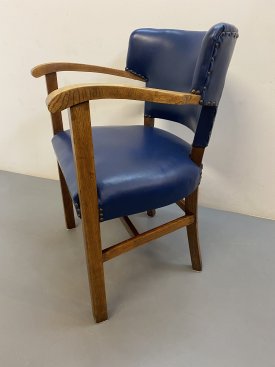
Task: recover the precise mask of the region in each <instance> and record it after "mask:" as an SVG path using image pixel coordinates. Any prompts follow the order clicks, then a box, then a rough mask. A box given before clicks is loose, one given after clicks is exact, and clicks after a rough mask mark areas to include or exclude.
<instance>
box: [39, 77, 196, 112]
mask: <svg viewBox="0 0 275 367" xmlns="http://www.w3.org/2000/svg"><path fill="white" fill-rule="evenodd" d="M107 98H108V99H130V100H138V101H148V102H156V103H166V104H176V105H183V104H199V102H200V99H201V97H200V96H199V95H196V94H192V93H181V92H175V91H168V90H162V89H153V88H144V87H142V88H141V87H131V86H128V85H115V84H112V85H110V84H101V85H98V84H77V85H72V86H69V87H64V88H60V89H57V90H55V91H53V92H52V93H50V94H49V95H48V97H47V100H46V103H47V106H48V109H49V111H50V112H52V113H55V112H60V111H63V110H65V109H66V108H69V107H72V106H74V105H77V104H80V103H83V102H87V101H89V100H94V99H107Z"/></svg>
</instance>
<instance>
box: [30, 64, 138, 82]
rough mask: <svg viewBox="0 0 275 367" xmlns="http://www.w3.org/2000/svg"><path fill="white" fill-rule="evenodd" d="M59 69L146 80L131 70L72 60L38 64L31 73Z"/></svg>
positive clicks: (38, 75)
mask: <svg viewBox="0 0 275 367" xmlns="http://www.w3.org/2000/svg"><path fill="white" fill-rule="evenodd" d="M58 71H82V72H93V73H101V74H109V75H116V76H120V77H123V78H129V79H135V80H141V81H145V79H144V78H143V77H141V76H138V75H135V74H132V73H130V72H129V71H125V70H119V69H113V68H106V67H104V66H96V65H88V64H77V63H71V62H51V63H47V64H41V65H37V66H35V67H34V68H33V69H32V70H31V74H32V76H34V77H35V78H39V77H41V76H42V75H47V74H50V73H56V72H58Z"/></svg>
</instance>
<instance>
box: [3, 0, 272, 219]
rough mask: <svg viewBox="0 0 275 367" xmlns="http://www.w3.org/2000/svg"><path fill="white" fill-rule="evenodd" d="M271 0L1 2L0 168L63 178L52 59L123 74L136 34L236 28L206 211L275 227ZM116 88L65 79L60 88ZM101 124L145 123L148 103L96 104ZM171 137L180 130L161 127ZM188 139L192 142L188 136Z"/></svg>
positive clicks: (212, 149)
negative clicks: (51, 107)
mask: <svg viewBox="0 0 275 367" xmlns="http://www.w3.org/2000/svg"><path fill="white" fill-rule="evenodd" d="M274 11H275V5H274V2H273V1H272V0H262V1H259V0H255V1H253V0H244V1H242V2H241V1H239V0H231V1H218V0H213V1H211V0H208V1H205V0H196V1H184V0H169V1H167V0H165V1H164V0H146V1H145V0H140V1H138V0H136V1H123V0H115V1H104V0H101V1H93V0H78V1H72V0H66V1H65V0H58V1H57V0H47V1H39V0H24V1H22V0H12V1H10V0H1V2H0V14H1V22H0V34H1V40H0V42H1V48H0V49H1V57H0V60H1V73H0V86H1V121H0V124H1V133H0V169H2V170H8V171H14V172H20V173H24V174H29V175H34V176H41V177H48V178H57V173H56V164H55V159H54V155H53V152H52V148H51V144H50V138H51V126H50V120H49V115H48V112H47V110H46V106H45V103H44V100H45V85H44V84H45V83H44V80H43V78H41V79H34V78H32V77H31V76H30V69H31V67H33V66H34V65H36V64H39V63H44V62H49V61H75V62H86V63H91V64H98V65H104V66H113V67H119V68H124V66H125V57H126V52H127V43H128V37H129V34H130V32H131V31H132V30H134V29H135V28H139V27H162V28H178V29H193V30H207V29H208V28H209V27H210V26H212V25H213V24H215V23H218V22H219V21H226V22H231V23H233V24H235V25H236V26H238V28H239V31H240V38H239V39H238V43H237V47H236V49H235V54H234V56H233V59H232V63H231V66H230V70H229V73H228V77H227V83H226V87H225V90H224V94H223V99H222V102H221V105H220V109H219V113H218V116H217V119H216V125H215V128H214V132H213V135H212V141H211V144H210V146H209V148H208V150H207V152H206V156H205V161H204V167H205V169H204V174H203V176H204V177H203V180H202V184H201V196H200V203H201V204H202V205H205V206H209V207H214V208H220V209H225V210H230V211H235V212H240V213H246V214H250V215H255V216H261V217H267V218H273V219H275V185H274V181H275V166H274V156H275V144H274V135H275V102H274V101H275V87H274V82H275V46H274V44H275V39H274ZM96 80H98V81H100V82H113V83H116V82H119V83H122V82H123V83H132V84H139V82H134V81H133V82H131V81H128V80H123V79H118V78H115V77H110V76H109V77H104V76H100V75H99V74H98V75H91V74H85V75H81V74H77V75H72V74H71V73H67V74H66V73H63V75H62V78H61V81H62V83H75V82H94V81H96ZM92 117H93V119H94V121H95V122H96V123H97V124H101V123H103V124H105V123H111V124H117V123H120V124H126V123H131V124H132V123H141V122H142V103H139V102H128V103H127V104H126V106H125V103H123V102H121V101H112V102H111V103H108V102H107V103H106V102H103V101H98V102H95V104H94V108H93V110H92ZM159 125H160V126H165V127H166V128H168V129H172V131H179V132H180V133H181V131H182V128H181V127H180V126H177V125H176V124H174V123H168V122H164V123H160V124H159ZM189 136H190V134H189Z"/></svg>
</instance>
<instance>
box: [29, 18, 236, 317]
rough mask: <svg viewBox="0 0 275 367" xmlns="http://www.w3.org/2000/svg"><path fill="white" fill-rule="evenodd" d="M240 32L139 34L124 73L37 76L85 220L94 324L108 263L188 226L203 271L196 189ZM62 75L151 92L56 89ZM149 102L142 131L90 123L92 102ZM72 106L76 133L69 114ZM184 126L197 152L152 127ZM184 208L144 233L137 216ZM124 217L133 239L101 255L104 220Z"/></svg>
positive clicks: (103, 312)
mask: <svg viewBox="0 0 275 367" xmlns="http://www.w3.org/2000/svg"><path fill="white" fill-rule="evenodd" d="M237 37H238V30H237V29H236V28H235V27H234V26H232V25H229V24H225V23H220V24H217V25H215V26H213V27H212V28H211V29H210V30H209V31H208V32H193V31H181V30H164V29H149V28H145V29H138V30H136V31H134V32H133V33H132V34H131V36H130V40H129V49H128V56H127V63H126V70H125V71H124V70H117V69H112V68H105V67H100V66H94V65H84V64H75V63H49V64H42V65H39V66H36V67H35V68H34V69H32V75H33V76H34V77H36V78H37V77H40V76H43V75H45V77H46V84H47V91H48V97H47V101H46V103H47V106H48V109H49V111H50V113H51V118H52V126H53V133H54V137H53V139H52V143H53V147H54V151H55V154H56V156H57V161H58V170H59V177H60V183H61V191H62V197H63V206H64V213H65V221H66V226H67V228H74V227H75V219H74V210H73V207H74V208H75V210H76V213H77V215H78V216H79V217H80V218H81V220H82V228H83V236H84V242H85V250H86V259H87V269H88V276H89V284H90V292H91V298H92V309H93V314H94V318H95V321H96V322H101V321H104V320H106V319H107V318H108V314H107V303H106V294H105V283H104V269H103V263H104V262H105V261H108V260H110V259H112V258H114V257H116V256H118V255H120V254H122V253H124V252H126V251H129V250H131V249H134V248H136V247H138V246H141V245H143V244H145V243H147V242H149V241H151V240H153V239H156V238H159V237H160V236H162V235H165V234H167V233H170V232H172V231H175V230H177V229H179V228H182V227H185V226H186V228H187V234H188V241H189V248H190V255H191V262H192V267H193V269H194V270H197V271H200V270H201V268H202V265H201V255H200V248H199V240H198V228H197V225H198V221H197V203H198V186H199V183H200V180H201V173H202V164H201V163H202V158H203V154H204V150H205V148H206V147H207V145H208V142H209V139H210V135H211V131H212V127H213V123H214V120H215V116H216V112H217V107H218V104H219V100H220V97H221V94H222V89H223V86H224V81H225V77H226V72H227V69H228V66H229V63H230V59H231V56H232V53H233V49H234V46H235V42H236V39H237ZM60 71H82V72H96V73H106V74H111V75H116V76H119V77H124V78H129V79H136V80H142V81H144V82H145V87H133V86H130V85H96V84H80V85H73V86H67V87H64V88H60V89H58V84H57V76H56V73H57V72H60ZM97 99H131V100H141V101H145V113H144V125H137V126H108V127H106V126H104V127H96V126H94V125H93V124H92V126H91V117H90V109H89V101H93V100H97ZM65 109H70V114H69V115H70V130H67V131H64V130H63V123H62V116H61V111H63V110H65ZM155 118H161V119H166V120H172V121H176V122H178V123H181V124H183V125H185V126H187V127H188V128H189V129H191V130H192V131H193V132H194V140H193V143H192V146H190V145H189V144H188V143H187V142H185V141H184V140H182V139H180V138H179V137H177V136H175V135H173V134H171V133H169V132H167V131H165V130H162V129H159V128H157V127H154V119H155ZM172 203H176V204H177V205H178V206H179V207H180V208H181V209H182V210H183V211H184V214H183V215H182V216H181V217H180V218H177V219H175V220H172V221H170V222H168V223H166V224H163V225H161V226H158V227H156V228H154V229H151V230H148V231H146V232H144V233H139V232H138V230H137V229H136V228H135V226H134V224H133V223H132V222H131V220H130V219H129V217H128V216H129V215H131V214H135V213H139V212H143V211H147V214H148V215H149V216H154V215H155V209H157V208H160V207H163V206H166V205H169V204H172ZM113 218H121V219H122V220H123V222H124V224H125V225H126V226H127V228H128V230H129V233H131V235H132V237H131V238H130V239H127V240H125V241H122V242H120V243H118V244H115V245H113V246H111V247H109V248H107V249H104V250H102V247H101V237H100V222H102V221H106V220H111V219H113Z"/></svg>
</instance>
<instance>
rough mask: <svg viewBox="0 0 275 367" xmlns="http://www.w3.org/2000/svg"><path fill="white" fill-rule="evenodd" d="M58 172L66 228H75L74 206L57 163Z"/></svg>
mask: <svg viewBox="0 0 275 367" xmlns="http://www.w3.org/2000/svg"><path fill="white" fill-rule="evenodd" d="M58 174H59V180H60V187H61V194H62V200H63V208H64V215H65V223H66V227H67V229H71V228H75V219H74V208H73V203H72V199H71V196H70V193H69V190H68V187H67V184H66V181H65V178H64V176H63V173H62V171H61V169H60V167H59V165H58Z"/></svg>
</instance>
